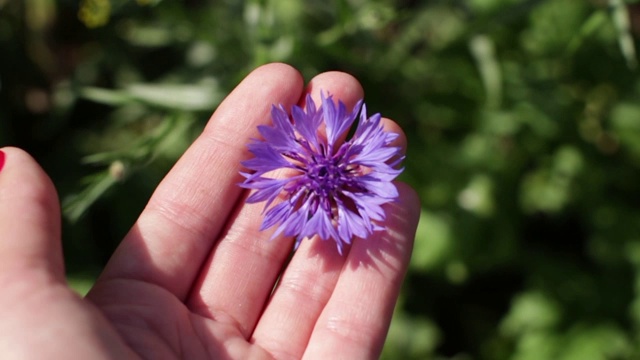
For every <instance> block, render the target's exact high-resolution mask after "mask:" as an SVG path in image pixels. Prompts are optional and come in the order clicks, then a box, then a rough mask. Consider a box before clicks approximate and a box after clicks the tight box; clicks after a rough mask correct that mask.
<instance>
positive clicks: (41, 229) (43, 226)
mask: <svg viewBox="0 0 640 360" xmlns="http://www.w3.org/2000/svg"><path fill="white" fill-rule="evenodd" d="M0 151H1V152H2V154H3V155H2V156H3V157H4V159H3V162H4V166H3V167H2V170H1V172H0V264H1V265H0V267H1V268H2V269H4V270H16V268H17V267H21V266H22V267H30V268H32V267H34V266H36V267H38V266H43V267H44V268H46V270H48V271H50V272H52V273H54V274H55V275H56V277H57V278H58V279H64V270H63V268H64V265H63V260H62V249H61V246H60V242H59V240H60V206H59V202H58V195H57V193H56V191H55V187H54V185H53V183H52V182H51V179H49V177H48V176H47V174H46V173H45V172H44V170H42V168H41V167H40V165H38V163H37V162H36V161H35V160H34V159H33V158H32V157H31V156H30V155H29V154H27V153H26V152H25V151H23V150H21V149H18V148H14V147H5V148H2V149H0ZM2 272H3V271H0V273H2Z"/></svg>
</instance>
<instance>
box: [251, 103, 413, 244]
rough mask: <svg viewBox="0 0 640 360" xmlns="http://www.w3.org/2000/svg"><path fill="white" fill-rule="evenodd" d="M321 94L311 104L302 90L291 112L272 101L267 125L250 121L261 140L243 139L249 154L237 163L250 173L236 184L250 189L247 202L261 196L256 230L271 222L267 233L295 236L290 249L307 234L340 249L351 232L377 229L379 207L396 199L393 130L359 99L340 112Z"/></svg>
mask: <svg viewBox="0 0 640 360" xmlns="http://www.w3.org/2000/svg"><path fill="white" fill-rule="evenodd" d="M321 100H322V104H321V105H320V107H319V108H316V105H315V104H314V102H313V100H312V99H311V97H310V96H307V99H306V106H305V108H304V109H303V108H300V107H298V106H293V108H292V109H291V116H289V115H288V113H287V112H286V111H285V109H284V108H283V107H282V105H280V106H275V105H274V106H273V107H272V110H271V117H272V119H273V126H264V125H262V126H258V131H259V132H260V134H261V135H262V137H263V138H264V140H256V139H254V140H253V141H252V142H251V143H250V144H249V145H248V147H249V151H250V152H251V153H252V154H253V155H254V156H255V157H254V158H253V159H250V160H247V161H244V162H242V165H243V166H245V167H246V168H247V169H249V170H251V172H247V173H244V172H242V173H241V174H242V175H243V176H244V177H245V180H244V182H243V183H242V184H241V185H240V186H242V187H244V188H247V189H254V190H256V191H255V192H254V193H253V194H251V196H249V198H248V199H247V202H248V203H258V202H262V201H266V205H265V208H264V209H265V211H266V213H265V217H264V220H263V222H262V226H261V228H260V230H264V229H267V228H270V227H273V226H276V225H278V227H277V230H276V231H275V232H274V234H273V237H276V236H278V235H279V234H281V233H282V234H284V235H285V236H295V237H296V248H297V246H298V245H299V244H300V241H301V240H302V239H304V238H311V237H313V236H314V235H317V236H318V237H319V238H320V239H322V240H328V239H333V240H334V241H335V243H336V245H337V248H338V252H340V253H341V254H342V250H343V247H344V245H345V244H350V243H351V240H352V239H353V237H354V236H356V237H359V238H367V237H368V236H369V235H370V234H371V233H373V232H374V231H377V230H381V229H382V227H381V226H380V223H381V222H382V221H384V219H385V213H384V210H383V209H382V205H384V204H385V203H388V202H390V201H393V200H395V199H396V198H397V197H398V192H397V190H396V187H395V186H394V185H393V183H392V180H393V179H395V178H396V177H397V176H398V175H399V174H400V172H402V169H397V168H396V166H397V165H398V164H399V163H400V162H401V161H402V160H403V158H404V157H403V156H402V155H401V153H400V149H399V148H398V147H394V146H391V143H392V142H393V141H394V140H395V139H396V138H397V137H398V134H396V133H391V132H387V131H384V129H383V128H382V124H381V121H380V119H381V117H380V114H375V115H372V116H370V117H367V112H366V106H365V105H364V104H363V103H362V101H359V102H358V104H357V105H356V106H355V107H354V110H353V111H352V112H348V111H347V109H346V106H345V105H344V104H343V103H342V102H339V103H338V104H337V105H336V104H335V103H334V102H333V99H332V97H331V96H328V97H325V96H324V95H322V96H321ZM358 115H359V116H358ZM358 118H359V122H358V125H357V127H356V129H355V133H354V135H353V137H351V138H350V139H349V140H346V141H345V138H346V136H347V133H348V132H349V130H350V129H351V127H352V125H353V123H354V121H355V120H356V119H358ZM279 169H288V170H287V171H286V173H287V177H284V178H275V177H270V176H269V175H272V174H273V172H274V171H275V170H279ZM282 195H284V200H282V201H281V202H279V203H277V204H275V205H274V206H271V205H272V204H273V202H274V200H275V199H276V198H278V197H279V196H282ZM273 237H272V238H273Z"/></svg>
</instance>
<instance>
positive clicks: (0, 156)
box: [0, 150, 6, 171]
mask: <svg viewBox="0 0 640 360" xmlns="http://www.w3.org/2000/svg"><path fill="white" fill-rule="evenodd" d="M5 157H6V155H5V153H4V151H2V150H0V171H2V168H3V167H4V159H5Z"/></svg>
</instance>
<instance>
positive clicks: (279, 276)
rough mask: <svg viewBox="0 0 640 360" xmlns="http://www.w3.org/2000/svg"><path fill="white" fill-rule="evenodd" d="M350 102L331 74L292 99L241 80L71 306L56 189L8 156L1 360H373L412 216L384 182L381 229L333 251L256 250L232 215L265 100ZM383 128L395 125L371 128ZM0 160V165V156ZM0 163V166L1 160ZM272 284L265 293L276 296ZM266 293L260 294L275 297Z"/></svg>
mask: <svg viewBox="0 0 640 360" xmlns="http://www.w3.org/2000/svg"><path fill="white" fill-rule="evenodd" d="M321 89H322V90H323V91H325V92H327V93H331V94H333V96H334V99H336V100H342V101H343V102H344V103H345V104H347V106H353V105H354V104H355V102H356V101H357V100H358V99H360V98H362V96H363V93H362V88H361V86H360V85H359V83H358V82H357V80H355V79H354V78H353V77H351V76H349V75H346V74H343V73H337V72H330V73H324V74H321V75H318V76H317V77H315V78H314V79H313V80H312V81H311V82H310V84H309V85H308V86H307V88H306V90H305V89H303V80H302V78H301V76H300V75H299V73H298V72H297V71H296V70H294V69H292V68H291V67H289V66H287V65H283V64H271V65H266V66H263V67H260V68H258V69H256V70H255V71H254V72H252V73H251V74H250V75H248V76H247V78H246V79H245V80H244V81H243V82H242V83H240V84H239V85H238V86H237V88H236V89H235V90H234V91H233V92H232V93H231V94H230V95H229V96H228V97H227V99H225V101H224V102H223V103H222V104H221V105H220V106H219V108H218V109H217V110H216V112H215V113H214V114H213V116H212V117H211V120H210V121H209V123H208V125H207V127H206V128H205V129H204V131H203V133H202V135H201V136H200V137H199V138H198V139H197V140H196V141H195V142H194V144H193V145H192V146H191V147H190V148H189V149H188V150H187V152H186V153H185V154H184V155H183V156H182V157H181V159H180V160H179V161H178V162H177V163H176V165H175V166H174V167H173V169H172V170H171V171H170V172H169V174H168V175H167V176H166V177H165V179H164V180H163V181H162V182H161V184H160V185H159V186H158V188H157V189H156V191H155V192H154V194H153V196H152V197H151V199H150V201H149V203H148V205H147V207H146V208H145V210H144V211H143V212H142V214H141V215H140V217H139V218H138V220H137V222H136V223H135V224H134V226H133V227H132V229H131V231H130V232H129V233H128V234H127V235H126V237H125V238H124V239H123V241H122V243H121V244H120V246H119V247H118V249H117V250H116V251H115V253H114V255H113V257H112V258H111V260H110V261H109V263H108V264H107V266H106V268H105V269H104V272H103V273H102V275H101V276H100V277H99V279H98V280H97V281H96V284H95V286H94V287H93V289H92V290H91V291H90V292H89V294H88V295H87V296H86V298H85V299H82V298H80V297H78V296H77V295H76V294H75V293H73V292H72V291H71V290H70V289H69V288H68V286H67V285H66V282H65V275H64V265H63V257H62V250H61V245H60V210H59V205H58V199H57V196H56V192H55V189H54V188H53V185H52V184H51V181H50V180H49V179H48V177H47V176H46V175H45V173H44V172H43V171H42V169H41V168H40V167H39V166H38V165H37V164H36V163H35V161H34V160H33V159H32V158H31V157H29V156H28V155H27V154H26V153H24V152H23V151H21V150H19V149H16V148H4V149H2V151H3V152H4V154H5V155H6V159H5V164H4V167H3V168H2V170H1V171H0V288H1V289H2V291H0V318H1V319H2V321H0V354H2V356H3V357H7V358H12V359H13V358H47V359H57V358H64V359H69V358H77V359H101V358H117V359H125V358H136V357H142V358H149V359H171V358H184V359H200V358H203V359H204V358H216V359H218V358H220V359H254V358H256V359H263V358H264V359H270V358H277V359H298V358H309V359H312V358H317V359H361V358H376V357H378V356H379V354H380V351H381V349H382V345H383V343H384V340H385V337H386V333H387V329H388V326H389V322H390V319H391V314H392V311H393V308H394V305H395V302H396V299H397V297H398V293H399V291H400V285H401V282H402V279H403V277H404V274H405V271H406V268H407V265H408V262H409V258H410V254H411V248H412V242H413V237H414V232H415V228H416V225H417V218H418V214H419V204H418V200H417V196H416V195H415V193H414V192H413V190H411V189H410V188H409V187H408V186H406V185H405V184H402V183H399V182H397V183H396V186H397V188H398V191H399V194H400V196H399V199H398V201H397V202H395V203H392V204H388V205H386V206H385V209H386V212H387V219H386V221H385V224H383V225H384V226H385V227H386V228H387V229H386V230H385V231H378V232H375V233H374V234H373V235H372V236H371V237H370V238H369V239H355V240H354V242H353V244H352V245H351V246H350V247H348V248H346V250H345V255H339V254H338V252H337V251H336V248H335V244H334V243H333V242H331V241H320V240H312V241H308V240H305V241H303V242H302V243H301V245H300V247H299V248H298V250H297V251H296V252H295V254H294V256H293V257H292V258H291V259H289V255H290V250H291V246H292V244H293V241H294V240H293V239H289V238H282V237H280V238H276V239H274V240H273V241H269V240H268V239H269V237H270V235H271V233H272V231H273V229H272V230H270V231H262V232H260V231H259V230H258V229H259V227H260V223H261V221H262V215H261V211H262V204H245V203H244V199H246V196H247V192H246V191H244V190H243V189H241V188H240V187H239V186H238V185H237V184H238V183H239V182H240V181H241V180H242V178H241V176H240V175H239V173H238V172H239V171H240V170H241V165H240V162H241V161H242V160H246V159H247V158H248V157H249V156H250V155H249V154H248V151H247V147H246V145H247V143H248V141H249V139H250V138H255V137H258V136H259V135H258V132H257V129H256V126H257V125H259V124H266V123H268V122H269V121H270V120H269V119H270V116H269V114H270V108H271V105H272V104H283V105H284V106H285V107H286V108H289V107H291V105H294V104H296V103H299V102H301V101H303V99H304V95H305V94H306V93H307V92H310V93H311V94H312V96H313V98H314V99H319V96H320V94H319V92H320V90H321ZM384 121H385V123H384V126H385V128H386V129H387V130H388V131H394V132H398V133H399V134H400V135H401V136H400V137H399V138H398V140H397V145H398V146H400V147H401V148H402V149H404V148H405V147H406V141H405V137H404V136H403V135H402V131H401V130H400V128H399V127H398V126H397V125H396V124H395V123H394V122H392V121H391V120H388V119H385V120H384ZM0 155H1V154H0ZM0 157H1V156H0ZM276 284H277V286H276ZM274 287H275V289H274Z"/></svg>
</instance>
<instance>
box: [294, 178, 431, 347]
mask: <svg viewBox="0 0 640 360" xmlns="http://www.w3.org/2000/svg"><path fill="white" fill-rule="evenodd" d="M397 187H398V191H399V193H400V196H399V200H398V202H396V203H392V204H388V205H387V206H386V212H387V219H386V224H385V225H386V230H385V231H379V232H376V233H374V235H373V236H372V237H371V238H369V239H355V240H354V244H353V246H352V248H351V251H350V252H349V256H348V258H347V262H346V264H345V266H344V267H343V269H342V272H341V273H340V278H339V279H338V283H337V284H336V287H335V289H334V291H333V293H332V294H331V298H330V299H329V302H328V303H327V304H326V306H325V307H324V309H323V310H322V313H321V315H320V317H319V318H318V321H317V322H316V323H315V327H314V329H313V333H312V334H311V338H310V339H309V343H308V346H307V348H306V350H305V353H304V358H308V359H333V358H344V359H375V358H378V357H379V356H380V352H381V350H382V345H383V344H384V340H385V337H386V334H387V330H388V328H389V322H390V321H391V315H392V313H393V308H394V306H395V302H396V300H397V298H398V294H399V292H400V285H401V284H402V279H403V278H404V275H405V273H406V270H407V266H408V264H409V259H410V257H411V249H412V246H413V239H414V236H415V229H416V227H417V224H418V217H419V214H420V205H419V202H418V198H417V195H416V194H415V192H414V191H413V190H412V189H411V188H409V187H408V186H407V185H405V184H402V183H398V184H397Z"/></svg>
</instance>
